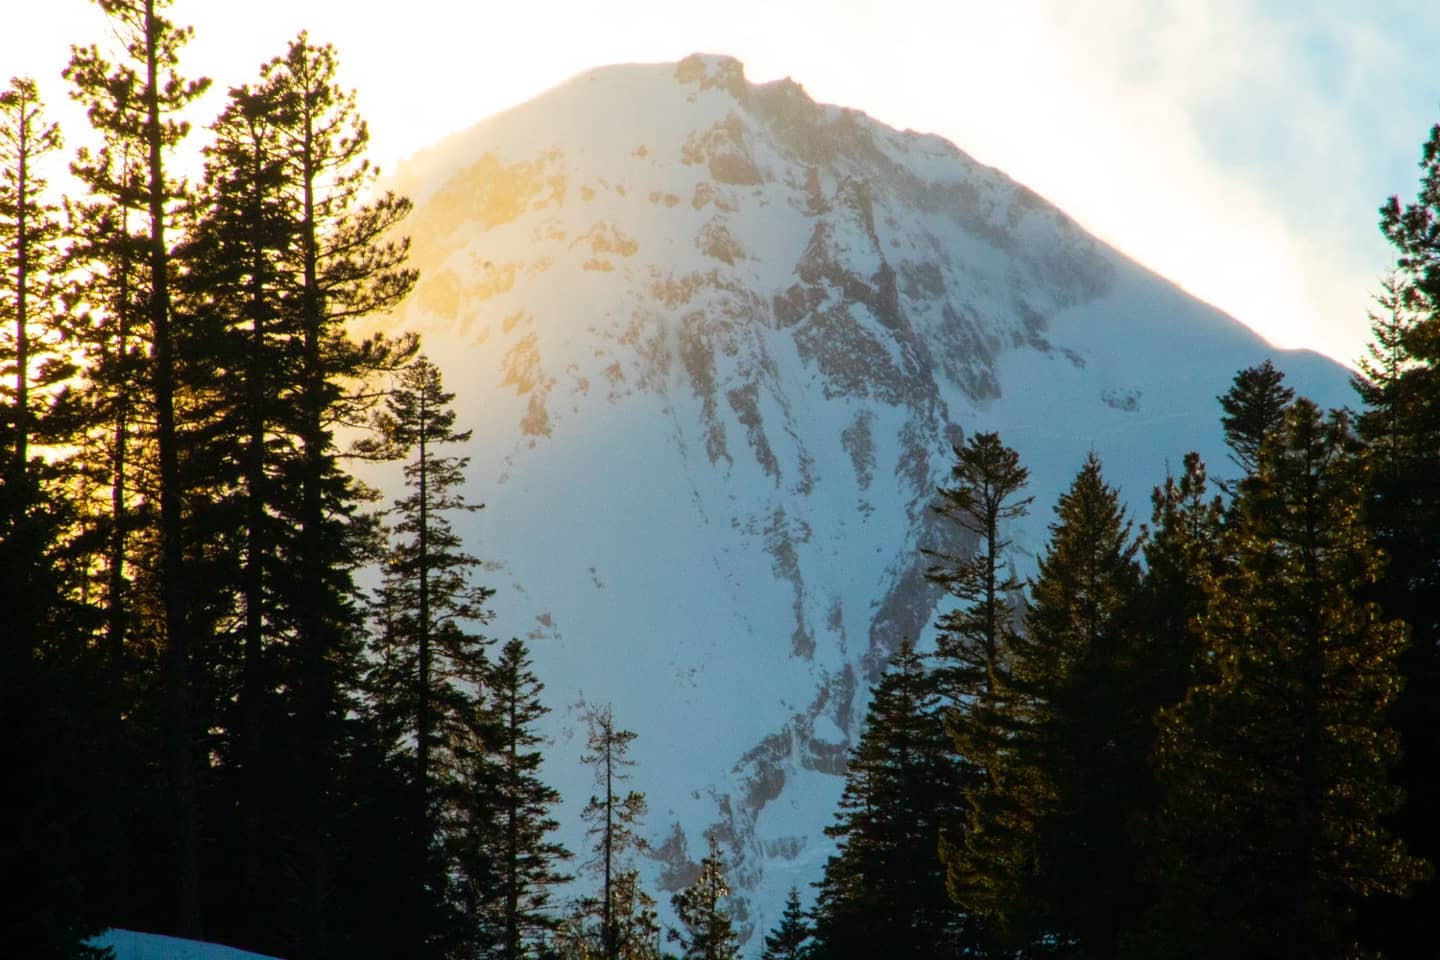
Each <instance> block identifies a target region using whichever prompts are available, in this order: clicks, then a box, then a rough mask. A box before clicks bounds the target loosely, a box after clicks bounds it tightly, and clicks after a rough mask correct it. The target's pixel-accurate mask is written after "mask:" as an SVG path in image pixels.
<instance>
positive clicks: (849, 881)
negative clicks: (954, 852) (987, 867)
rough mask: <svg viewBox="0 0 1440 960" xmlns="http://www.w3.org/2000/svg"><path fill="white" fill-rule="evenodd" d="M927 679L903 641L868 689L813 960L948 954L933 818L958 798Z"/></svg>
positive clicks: (946, 909) (952, 919)
mask: <svg viewBox="0 0 1440 960" xmlns="http://www.w3.org/2000/svg"><path fill="white" fill-rule="evenodd" d="M939 707H940V698H939V695H938V694H937V692H936V690H935V684H934V681H933V677H931V676H930V675H929V673H928V672H927V671H926V669H925V666H924V664H923V662H922V661H921V659H920V657H919V655H918V654H916V653H915V650H914V647H913V646H912V645H911V644H910V643H909V642H908V641H907V642H905V643H903V644H902V645H901V647H900V649H899V651H897V653H896V655H895V658H894V660H893V661H892V663H891V668H890V670H889V671H888V672H887V673H886V674H885V675H884V676H882V677H881V679H880V681H879V683H877V684H876V686H875V688H874V691H873V693H872V697H871V701H870V710H869V713H868V714H867V717H866V722H865V732H864V733H863V734H862V735H861V737H860V742H859V743H858V744H857V745H856V746H855V749H854V751H853V752H852V753H851V756H850V764H849V770H848V772H847V774H846V778H845V790H844V793H843V794H842V796H841V799H840V809H839V811H838V813H837V814H836V817H835V822H834V823H833V824H831V825H830V826H829V827H826V828H825V832H826V835H827V836H830V837H833V838H835V839H836V840H837V841H838V842H839V849H838V851H837V852H836V853H835V855H834V856H832V857H831V858H830V859H829V861H828V862H827V863H826V864H825V875H824V878H823V879H822V880H821V881H820V883H819V884H818V887H819V897H818V901H817V903H816V906H815V947H814V956H816V957H818V958H823V960H844V958H849V957H856V958H859V957H874V956H881V955H885V956H897V957H939V956H947V955H952V954H954V953H956V952H958V949H959V946H960V945H959V944H958V943H957V940H958V938H959V933H960V931H959V930H958V926H959V924H960V921H961V917H960V914H959V913H958V912H957V911H956V909H955V907H954V905H953V904H952V903H951V902H950V898H949V896H948V895H947V894H946V891H945V868H944V866H943V865H942V864H941V862H940V854H939V845H940V827H941V822H940V811H941V810H942V809H944V805H945V804H946V803H948V802H953V799H954V797H955V796H956V794H957V793H958V783H957V775H956V767H955V764H954V761H953V757H952V745H951V743H950V740H949V738H948V737H947V736H946V734H945V729H944V725H943V722H942V720H941V717H940V712H939Z"/></svg>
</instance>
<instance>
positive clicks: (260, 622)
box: [180, 87, 298, 950]
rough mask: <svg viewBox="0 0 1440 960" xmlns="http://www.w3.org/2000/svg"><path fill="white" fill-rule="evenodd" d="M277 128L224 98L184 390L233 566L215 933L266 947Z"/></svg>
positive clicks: (273, 730) (280, 569)
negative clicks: (226, 870)
mask: <svg viewBox="0 0 1440 960" xmlns="http://www.w3.org/2000/svg"><path fill="white" fill-rule="evenodd" d="M282 119H283V118H281V117H279V116H277V107H276V103H275V101H274V98H273V97H272V96H270V94H269V92H268V91H266V90H265V89H263V88H262V89H255V88H252V87H238V88H233V89H232V90H231V91H230V98H229V101H228V102H227V104H226V106H225V108H224V110H223V111H222V112H221V114H220V116H219V118H218V119H217V120H216V121H215V123H214V124H213V125H212V126H211V131H212V133H213V140H212V142H211V144H210V145H209V146H207V148H206V150H205V156H206V167H205V179H204V182H203V183H202V185H201V190H200V197H199V203H198V208H199V216H198V218H197V222H196V223H195V224H194V229H193V231H192V233H191V236H190V237H189V239H188V242H187V244H186V245H185V246H184V247H183V248H182V250H181V254H182V256H183V259H184V262H185V267H186V270H185V272H184V274H183V275H182V276H181V278H180V290H181V292H182V294H183V298H184V305H185V307H186V309H187V312H188V313H189V315H190V323H189V324H188V327H189V328H190V329H189V333H190V336H189V337H188V338H186V341H185V347H186V350H185V355H186V358H187V360H189V361H190V365H191V366H192V367H193V368H195V369H193V370H191V371H188V373H189V377H188V379H189V380H190V381H192V382H194V381H197V380H200V381H203V383H200V384H196V386H195V387H194V388H193V389H194V390H196V392H200V391H204V393H205V397H206V402H205V404H204V405H203V407H200V406H198V405H197V407H198V408H192V409H191V410H190V411H189V417H190V419H191V420H192V421H197V420H199V421H203V422H204V427H203V430H192V446H191V452H190V457H189V458H188V459H189V460H190V461H191V462H192V464H193V468H192V470H191V477H192V482H193V483H195V484H197V485H203V486H205V487H206V488H207V489H208V490H209V491H210V495H209V496H208V497H207V498H206V500H207V502H206V503H204V504H203V505H200V506H199V508H198V509H197V510H196V511H195V513H194V514H192V516H191V517H190V518H189V519H190V524H191V528H192V530H194V531H195V532H196V534H197V535H198V536H197V537H195V538H194V539H198V540H201V541H202V542H209V543H214V544H223V545H224V548H223V550H222V551H221V554H222V557H223V559H224V560H227V561H229V563H230V564H232V565H233V569H229V570H223V569H215V568H214V567H213V565H212V566H211V568H210V569H209V570H207V582H208V583H209V584H210V586H211V591H210V592H211V593H212V594H213V602H214V603H216V604H217V605H219V606H220V607H222V608H223V609H224V612H225V615H224V616H223V617H220V618H217V619H219V620H221V621H222V622H223V623H224V624H225V626H222V627H219V628H217V633H219V634H220V637H219V640H220V642H219V643H218V644H217V654H218V657H219V660H220V662H219V663H218V664H216V665H215V667H214V669H215V670H216V672H217V673H218V674H220V676H219V677H218V678H217V685H218V686H221V687H222V688H224V690H225V695H223V696H221V697H219V698H218V700H219V703H220V705H221V708H220V714H221V715H220V716H219V717H217V726H218V727H219V728H220V729H221V730H223V731H224V733H223V734H222V735H221V736H220V737H219V738H217V739H218V742H217V743H216V746H215V748H214V750H215V752H216V753H217V754H218V755H220V756H221V757H223V761H224V762H223V763H222V764H220V765H219V766H220V769H219V770H218V771H217V778H216V779H217V782H216V784H215V794H216V796H215V798H214V803H215V805H216V806H217V807H221V808H227V809H233V810H234V811H235V816H234V817H233V818H227V824H226V825H227V826H229V827H233V828H234V832H233V833H229V834H228V835H227V836H225V837H224V839H223V840H221V841H220V846H221V847H222V849H224V850H225V851H226V854H227V856H226V859H227V860H230V861H231V862H236V863H237V866H238V869H237V870H235V871H234V876H233V879H232V878H231V877H230V876H226V877H225V878H221V879H220V880H219V882H221V883H223V884H225V885H226V889H224V890H223V891H222V892H223V896H222V897H221V898H220V899H219V901H218V902H217V904H216V907H215V910H214V911H212V916H214V915H215V913H218V914H219V915H218V917H214V919H215V921H216V922H215V923H212V926H216V928H217V930H218V931H219V932H220V933H222V934H223V935H225V936H227V937H228V938H230V939H231V940H232V941H235V942H243V943H246V944H249V945H251V946H253V947H255V948H257V949H266V950H280V949H282V948H283V946H284V945H283V943H281V942H279V941H276V940H275V939H274V936H275V934H274V931H275V930H276V929H277V928H280V927H283V926H284V923H283V921H282V920H281V917H282V916H283V914H284V907H283V906H282V904H281V903H280V902H278V901H279V898H278V897H277V894H279V893H280V891H281V888H280V887H279V886H277V885H276V884H274V883H267V882H266V879H265V878H266V876H267V875H274V874H275V873H277V872H280V871H281V870H283V866H282V860H281V858H280V857H279V856H278V853H279V847H280V846H281V845H280V844H277V843H275V842H274V839H275V838H276V837H277V836H285V835H287V834H288V832H289V831H288V829H287V825H286V824H284V823H280V822H276V818H274V816H273V813H272V812H271V811H272V809H273V808H272V807H271V806H270V804H269V794H270V792H271V791H272V790H273V789H274V784H275V781H276V780H277V779H279V778H280V774H279V773H278V771H276V770H275V768H274V762H273V759H272V758H271V757H268V756H267V755H266V752H267V751H266V744H267V743H268V742H270V741H271V740H272V739H273V738H274V737H277V736H281V737H283V736H285V735H286V733H287V731H286V730H285V726H286V720H285V719H284V717H283V711H282V709H281V702H280V699H281V698H280V697H279V695H278V694H277V692H276V691H277V688H278V687H279V686H280V684H281V677H280V669H279V668H280V658H279V654H278V652H279V651H280V650H281V649H283V647H284V646H285V645H286V644H287V643H293V640H294V618H293V615H292V614H291V612H290V611H287V610H285V609H284V605H283V603H282V601H281V595H282V589H281V586H280V585H281V584H282V583H284V582H285V581H286V580H287V579H288V578H290V577H291V576H293V572H292V571H290V570H287V554H288V553H289V552H290V546H291V542H292V540H291V529H290V524H289V523H287V522H286V518H287V515H288V516H289V517H293V516H294V514H295V512H296V511H295V510H294V508H293V499H294V492H293V484H290V483H287V482H286V481H285V472H286V465H287V463H288V464H290V465H291V469H293V464H294V462H295V459H296V457H295V444H294V436H293V431H287V429H286V427H287V418H288V417H289V415H290V414H289V411H290V409H291V407H292V405H293V403H294V399H295V390H294V383H295V381H296V379H297V371H296V363H295V357H294V354H295V350H294V343H295V342H296V338H297V324H296V322H295V318H294V311H293V309H291V308H289V307H288V306H287V300H293V298H294V296H295V290H296V287H297V274H298V271H296V270H295V268H294V251H295V234H296V221H297V220H298V216H297V213H296V210H295V206H294V204H293V203H291V202H287V199H286V197H285V193H284V190H285V187H286V178H285V169H284V166H283V163H282V161H283V157H284V154H283V150H282V147H283V143H282V141H281V138H280V134H279V130H280V126H281V122H282ZM237 464H238V465H239V467H240V469H239V471H238V476H236V475H235V474H236V471H235V467H236V465H237ZM232 851H233V852H232ZM217 924H218V925H217Z"/></svg>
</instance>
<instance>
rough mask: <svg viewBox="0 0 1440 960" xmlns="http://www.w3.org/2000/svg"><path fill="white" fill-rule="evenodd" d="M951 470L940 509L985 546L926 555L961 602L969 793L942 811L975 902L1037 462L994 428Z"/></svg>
mask: <svg viewBox="0 0 1440 960" xmlns="http://www.w3.org/2000/svg"><path fill="white" fill-rule="evenodd" d="M950 477H951V481H952V483H953V484H954V485H953V486H951V487H942V488H941V489H940V491H939V497H940V501H939V503H937V504H936V505H935V507H934V509H935V511H936V512H937V513H939V514H940V515H941V516H943V517H945V518H946V519H947V520H948V521H950V522H951V523H953V524H954V525H955V526H956V527H958V528H959V531H960V532H961V533H962V534H963V535H964V537H965V546H966V547H968V546H969V545H970V542H972V541H973V542H974V543H975V544H976V546H975V549H974V552H973V553H972V554H970V555H959V554H953V553H949V552H945V551H926V555H927V556H928V557H929V558H930V559H931V561H932V562H933V564H934V565H933V566H932V567H931V568H930V571H929V576H930V579H931V580H933V581H935V582H937V583H940V584H941V585H943V586H944V587H945V589H946V592H947V593H948V594H949V595H950V596H951V597H953V598H954V599H955V600H957V601H959V603H960V606H958V607H955V608H953V609H951V610H949V611H947V612H946V613H944V614H943V615H941V617H940V618H939V619H938V620H937V621H936V624H935V625H936V628H937V629H938V630H939V634H938V636H937V638H936V644H935V645H936V662H937V668H936V675H937V680H938V682H939V684H940V689H941V691H942V692H943V693H944V695H945V698H946V701H947V709H946V717H945V719H946V724H947V727H948V729H949V731H950V734H951V736H952V737H953V738H954V742H955V750H956V752H957V753H958V762H959V763H961V764H962V765H963V767H964V769H965V770H966V776H965V777H964V782H963V787H962V790H963V795H962V797H960V798H955V799H950V800H948V801H946V806H945V807H944V808H943V809H942V810H941V811H938V812H939V813H940V815H941V817H942V820H943V826H942V836H941V838H940V849H941V855H942V859H943V860H944V861H945V863H946V865H947V866H946V884H947V886H948V888H949V889H950V892H951V895H952V896H953V897H954V898H955V899H956V901H957V903H960V904H961V905H962V906H966V907H967V908H968V907H969V905H970V901H971V897H970V891H969V889H968V888H969V886H970V884H971V883H972V882H974V881H975V880H976V879H977V878H976V877H974V876H973V875H970V874H969V872H968V869H967V866H966V860H965V858H964V857H963V856H957V855H956V853H957V849H958V847H960V846H961V845H963V843H964V840H963V835H964V832H965V830H966V829H967V824H968V821H970V820H971V819H972V818H973V816H974V814H975V811H976V810H978V809H979V808H980V807H981V806H982V805H983V804H984V803H985V802H986V800H985V797H986V795H988V794H990V793H992V792H993V791H994V790H995V789H996V788H997V786H998V784H997V781H996V776H997V774H998V766H999V760H998V757H999V754H1000V753H1001V752H1002V751H1003V750H1004V749H1005V743H1006V741H1007V740H1008V739H1009V737H1010V736H1011V733H1012V727H1013V722H1012V718H1011V713H1012V712H1013V704H1012V703H1011V702H1010V701H1009V699H1008V690H1009V687H1010V682H1009V681H1010V677H1009V664H1010V652H1011V648H1012V647H1013V646H1014V638H1015V621H1016V616H1015V609H1014V606H1013V601H1012V599H1011V598H1012V597H1014V596H1015V595H1016V594H1017V593H1018V591H1019V589H1020V582H1019V581H1018V580H1017V579H1016V578H1015V576H1014V575H1013V573H1010V574H1007V573H1005V572H1003V569H1004V565H1005V563H1006V556H1005V554H1006V551H1007V550H1008V549H1009V547H1010V541H1009V539H1008V538H1007V537H1006V536H1005V531H1004V529H1003V528H1004V526H1005V525H1006V524H1009V523H1011V522H1013V521H1015V520H1018V519H1019V518H1021V517H1023V516H1025V515H1026V513H1027V512H1028V511H1029V506H1030V503H1031V501H1032V499H1033V498H1030V497H1021V496H1020V492H1021V491H1022V490H1023V489H1024V487H1025V484H1026V482H1027V481H1028V479H1029V471H1028V470H1026V469H1025V468H1024V467H1023V466H1021V465H1020V457H1019V454H1017V453H1016V452H1015V451H1014V450H1012V449H1010V448H1009V447H1006V446H1005V445H1004V444H1002V443H1001V442H1000V438H999V436H998V435H997V434H994V433H980V434H976V435H975V436H973V437H971V438H970V441H969V443H967V444H966V445H965V447H963V448H961V447H956V448H955V463H954V465H953V466H952V467H951V470H950ZM957 800H958V802H957ZM979 914H980V912H979V911H975V916H976V917H978V916H979ZM972 925H973V924H972ZM972 935H978V931H972Z"/></svg>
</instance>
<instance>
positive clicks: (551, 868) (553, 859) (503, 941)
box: [471, 639, 570, 960]
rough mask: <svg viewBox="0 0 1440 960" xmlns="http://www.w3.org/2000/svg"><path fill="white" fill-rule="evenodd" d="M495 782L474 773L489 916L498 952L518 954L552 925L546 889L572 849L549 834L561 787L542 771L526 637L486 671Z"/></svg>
mask: <svg viewBox="0 0 1440 960" xmlns="http://www.w3.org/2000/svg"><path fill="white" fill-rule="evenodd" d="M487 679H488V689H489V692H490V697H489V707H488V710H487V713H488V714H489V722H488V724H487V727H488V729H489V731H490V733H491V737H492V739H493V745H492V749H493V760H492V763H491V766H490V767H489V769H488V770H486V771H484V772H485V773H489V774H491V775H492V776H493V783H486V782H483V781H482V782H474V781H472V784H471V789H473V790H476V791H479V792H480V793H482V794H483V795H484V796H483V800H482V809H484V810H485V811H487V812H489V813H490V814H491V815H492V819H491V820H490V822H489V823H488V824H486V826H487V827H488V828H489V832H490V833H491V834H493V837H487V838H485V839H487V840H490V841H491V842H490V844H489V845H490V847H491V853H492V857H491V859H492V861H493V872H494V875H495V880H496V883H495V890H494V894H495V903H494V904H492V905H491V906H492V909H490V910H487V911H486V916H487V917H488V918H490V919H491V922H493V923H494V925H495V926H496V927H497V928H498V929H499V931H500V933H501V935H500V949H499V952H498V955H499V956H500V957H502V958H504V960H521V958H522V957H525V956H527V955H528V954H527V950H528V947H529V945H532V944H535V943H538V942H540V941H542V940H543V939H544V937H545V936H546V935H547V934H548V933H550V932H551V931H553V930H554V929H555V927H556V923H557V921H556V919H555V918H554V916H553V915H552V913H551V912H550V909H549V907H550V890H551V888H552V887H554V886H556V885H558V884H562V883H566V882H568V881H569V880H570V877H568V876H566V875H565V874H563V873H561V872H560V871H559V865H560V864H561V863H562V862H563V861H565V860H568V859H569V857H570V851H568V850H566V849H565V847H564V846H562V845H561V844H559V843H556V842H554V841H553V840H549V839H547V838H548V837H549V835H550V834H551V832H552V831H554V830H555V829H556V827H558V826H559V824H558V823H556V821H555V820H554V819H553V818H552V817H551V816H550V811H551V810H552V809H553V808H554V807H555V805H556V804H558V803H559V802H560V794H559V793H558V792H557V791H556V790H555V789H553V788H552V787H548V786H546V785H545V784H544V783H543V782H541V780H540V778H539V771H540V764H541V759H542V757H541V754H540V752H539V751H538V750H536V749H535V747H537V746H538V745H539V744H540V742H541V737H540V735H539V734H538V733H537V732H536V730H535V725H536V724H537V723H538V722H539V721H540V719H541V718H542V717H544V716H545V714H546V713H548V712H549V710H548V708H546V707H545V706H544V705H543V704H542V703H541V701H540V693H541V691H543V690H544V684H542V683H541V682H540V681H539V680H538V679H536V677H535V674H534V673H533V672H532V669H531V664H530V658H529V652H528V651H527V650H526V648H525V644H524V643H522V642H521V641H519V640H514V639H512V640H511V641H510V642H509V643H507V644H505V647H504V649H503V650H501V652H500V657H499V658H498V659H497V660H496V661H495V662H494V663H493V664H492V665H491V667H490V670H489V672H488V674H487Z"/></svg>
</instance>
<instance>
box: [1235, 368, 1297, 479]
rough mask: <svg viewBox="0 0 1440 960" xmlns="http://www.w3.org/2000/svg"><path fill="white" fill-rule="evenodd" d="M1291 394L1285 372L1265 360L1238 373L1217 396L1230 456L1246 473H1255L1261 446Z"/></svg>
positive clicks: (1273, 430)
mask: <svg viewBox="0 0 1440 960" xmlns="http://www.w3.org/2000/svg"><path fill="white" fill-rule="evenodd" d="M1294 397H1295V391H1294V390H1291V389H1290V388H1289V387H1287V386H1285V374H1283V373H1281V372H1280V371H1279V370H1277V369H1276V368H1275V365H1274V364H1273V363H1271V362H1270V361H1269V360H1266V361H1265V362H1264V363H1262V364H1260V365H1259V366H1255V367H1247V368H1246V369H1244V370H1241V371H1240V372H1239V373H1237V374H1236V375H1235V382H1234V383H1233V384H1232V385H1231V387H1230V389H1229V390H1227V391H1226V392H1225V393H1223V394H1222V395H1221V396H1220V397H1218V398H1217V399H1219V401H1220V409H1221V410H1223V411H1224V414H1223V416H1221V418H1220V425H1221V426H1222V427H1223V428H1224V430H1225V442H1226V443H1227V444H1229V445H1230V459H1231V460H1232V461H1234V462H1235V464H1236V465H1237V466H1238V467H1240V469H1241V470H1243V471H1244V472H1245V474H1246V475H1247V476H1248V475H1249V474H1252V473H1254V472H1255V468H1256V465H1257V464H1258V463H1259V460H1260V447H1261V446H1262V445H1263V444H1264V442H1265V438H1266V437H1268V436H1270V435H1271V434H1273V433H1274V432H1275V431H1276V430H1277V429H1279V427H1280V423H1281V420H1282V419H1283V418H1284V415H1285V408H1286V406H1287V405H1289V403H1290V401H1291V400H1292V399H1294Z"/></svg>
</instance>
